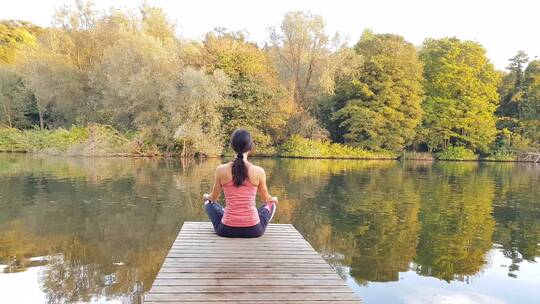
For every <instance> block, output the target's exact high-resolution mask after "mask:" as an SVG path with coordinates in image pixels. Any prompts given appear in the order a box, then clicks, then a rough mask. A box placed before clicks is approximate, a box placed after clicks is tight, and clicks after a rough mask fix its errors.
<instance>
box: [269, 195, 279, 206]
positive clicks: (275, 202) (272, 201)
mask: <svg viewBox="0 0 540 304" xmlns="http://www.w3.org/2000/svg"><path fill="white" fill-rule="evenodd" d="M270 202H271V203H274V204H276V205H277V204H278V199H277V196H272V199H271V200H270Z"/></svg>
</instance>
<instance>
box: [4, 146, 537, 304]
mask: <svg viewBox="0 0 540 304" xmlns="http://www.w3.org/2000/svg"><path fill="white" fill-rule="evenodd" d="M255 162H257V163H260V164H261V165H263V166H264V167H265V168H267V172H268V175H269V184H270V185H269V186H270V187H271V189H272V194H273V195H277V196H279V197H280V210H279V213H278V215H277V218H276V219H277V221H279V222H292V223H294V225H295V226H296V227H297V228H298V229H299V230H301V232H302V233H303V235H304V236H305V237H306V238H307V239H308V240H309V241H310V243H311V244H312V245H313V246H314V247H315V248H316V249H317V250H318V251H320V252H321V253H322V254H323V255H324V256H325V258H326V259H327V260H328V261H329V262H331V263H332V264H333V265H334V266H335V267H336V268H337V269H338V270H339V271H340V272H341V273H342V275H343V276H344V277H348V278H350V279H349V280H351V282H352V283H351V284H355V286H357V287H358V288H357V290H358V292H359V293H360V295H361V296H362V297H363V298H364V299H366V301H367V302H368V303H370V302H374V303H375V302H384V301H383V300H382V299H384V297H383V296H382V295H383V294H386V295H390V294H393V295H394V296H395V297H393V298H391V299H390V300H389V301H400V302H404V297H400V296H398V294H397V292H398V290H399V292H400V293H402V294H405V295H406V296H411V293H412V291H407V289H406V286H408V285H407V282H408V281H407V280H412V278H414V280H416V284H418V286H425V288H429V283H427V281H426V280H423V279H421V278H423V277H426V278H433V279H436V280H442V281H443V282H448V283H449V284H446V286H447V287H438V288H444V289H445V290H446V291H450V290H452V292H456V291H457V292H458V293H459V292H462V291H463V292H464V291H465V290H466V289H467V286H469V287H470V286H471V285H474V282H473V283H471V280H473V281H475V282H478V281H480V282H485V281H487V282H491V283H494V282H502V284H506V285H507V288H513V289H515V290H517V289H519V288H518V287H508V286H522V285H523V286H527V284H530V283H531V279H530V273H531V271H532V272H533V274H535V275H536V276H535V275H533V276H532V277H533V279H532V283H533V284H536V285H538V284H540V279H539V276H540V273H537V272H535V271H538V270H534V269H538V268H534V266H532V265H535V264H533V262H535V259H536V258H537V257H538V256H540V246H539V244H540V189H538V187H537V185H538V184H540V166H535V165H523V164H498V163H482V164H478V163H433V164H432V163H413V162H411V163H399V162H393V161H330V160H290V159H289V160H273V159H259V160H255ZM218 163H219V160H208V161H204V162H197V161H191V162H187V163H179V162H177V161H164V160H151V159H121V158H115V159H107V158H59V157H49V156H43V157H40V156H30V155H11V154H3V155H0V264H2V265H4V266H3V273H0V282H9V280H7V278H9V277H10V276H12V277H14V275H16V274H17V273H24V272H29V271H30V270H31V269H38V270H39V271H38V275H37V279H35V278H33V277H30V279H28V280H27V281H25V283H24V284H28V287H29V288H30V287H33V286H35V285H39V289H40V290H41V292H42V299H41V301H42V302H48V303H71V302H77V301H79V302H89V301H92V300H95V299H98V298H99V299H100V300H103V301H107V300H110V301H112V300H121V301H122V302H125V303H138V302H140V296H141V294H142V293H143V292H145V291H147V290H148V289H149V287H150V286H151V284H152V282H153V280H154V278H155V275H156V274H157V271H158V269H159V267H160V265H161V263H162V261H163V259H164V257H165V255H166V254H167V251H168V248H169V246H170V244H171V243H172V240H173V239H174V237H175V236H176V234H177V232H178V230H179V228H180V226H181V224H182V222H183V221H185V220H204V219H205V215H204V210H203V209H202V208H201V204H200V197H201V194H202V193H203V192H205V191H207V190H208V189H209V188H210V184H211V181H212V173H213V170H214V167H215V166H216V165H217V164H218ZM499 253H500V254H499ZM495 256H496V257H498V258H497V259H495V258H493V257H495ZM506 261H509V262H508V263H507V262H506ZM501 266H502V267H501ZM0 269H1V267H0ZM501 269H503V270H504V271H505V275H504V277H506V279H504V277H503V278H502V279H501V276H500V275H499V272H500V270H501ZM494 270H497V271H499V272H497V276H496V277H492V276H491V275H486V273H487V274H489V273H492V272H494ZM523 274H525V277H526V278H527V279H524V278H522V276H523ZM527 274H529V275H527ZM501 280H502V281H501ZM382 282H386V283H382ZM392 282H395V283H392ZM17 284H21V283H17ZM356 284H359V285H356ZM395 284H397V287H396V285H395ZM516 284H519V285H516ZM8 285H9V284H8ZM8 285H6V284H4V283H2V284H0V302H6V301H5V300H9V299H6V298H5V297H7V296H6V294H9V293H7V291H8V288H9V287H8ZM362 286H364V287H362ZM400 286H401V287H402V289H401V290H400V289H399V287H400ZM460 286H462V287H460ZM4 288H6V289H5V290H4ZM375 290H376V291H377V294H376V295H373V296H370V295H371V294H373V292H374V291H375ZM522 297H523V295H522ZM532 297H533V295H530V296H526V295H525V296H524V298H522V299H523V301H524V302H527V301H529V302H533V298H532ZM10 300H15V299H10Z"/></svg>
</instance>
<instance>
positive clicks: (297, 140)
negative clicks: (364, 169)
mask: <svg viewBox="0 0 540 304" xmlns="http://www.w3.org/2000/svg"><path fill="white" fill-rule="evenodd" d="M279 155H281V156H285V157H305V158H359V159H362V158H365V159H395V158H396V157H397V156H396V154H394V153H392V152H389V151H380V152H372V151H368V150H365V149H362V148H358V147H351V146H347V145H343V144H338V143H330V142H327V141H321V140H311V139H307V138H302V137H300V136H297V135H294V136H292V137H291V138H290V139H289V140H288V141H287V142H285V143H284V144H283V145H282V146H281V150H280V152H279Z"/></svg>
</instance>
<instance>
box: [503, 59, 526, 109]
mask: <svg viewBox="0 0 540 304" xmlns="http://www.w3.org/2000/svg"><path fill="white" fill-rule="evenodd" d="M509 61H510V64H509V65H508V67H507V69H508V71H509V73H508V74H506V75H505V76H504V77H503V79H502V83H501V89H500V90H499V93H500V96H501V102H500V104H499V108H498V109H497V114H498V115H500V116H508V117H516V118H519V117H520V116H521V112H522V110H521V107H522V100H523V91H524V89H525V77H524V72H525V68H526V66H527V63H528V62H529V57H528V56H527V54H526V53H525V52H523V51H519V52H518V53H517V54H516V56H514V57H513V58H512V59H510V60H509Z"/></svg>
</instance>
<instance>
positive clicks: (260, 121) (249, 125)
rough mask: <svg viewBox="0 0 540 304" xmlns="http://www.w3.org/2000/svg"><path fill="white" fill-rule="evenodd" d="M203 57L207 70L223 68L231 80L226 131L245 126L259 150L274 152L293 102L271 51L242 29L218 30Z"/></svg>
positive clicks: (209, 36)
mask: <svg viewBox="0 0 540 304" xmlns="http://www.w3.org/2000/svg"><path fill="white" fill-rule="evenodd" d="M201 57H202V60H201V61H203V62H204V65H205V67H206V69H207V70H209V71H213V70H216V69H219V70H222V71H223V72H224V73H225V74H226V75H227V76H228V77H229V78H230V80H231V88H230V89H231V90H230V94H229V96H228V98H227V100H226V101H225V103H224V105H223V107H222V113H223V126H222V128H223V131H224V134H232V132H233V131H234V130H235V129H237V128H240V127H242V128H246V129H248V130H249V131H250V132H251V133H252V135H253V138H254V141H255V144H256V145H255V146H256V148H257V150H258V151H259V152H263V153H264V152H273V151H268V150H272V146H273V145H274V144H275V143H276V142H279V141H282V140H283V139H284V136H285V134H284V132H283V130H284V126H285V124H286V122H287V119H288V118H289V116H290V115H291V113H292V111H293V104H292V100H291V99H290V98H288V96H287V94H286V92H285V91H284V90H283V88H282V87H281V86H280V83H279V80H278V78H277V72H276V70H275V69H274V68H273V67H272V65H271V62H270V60H269V58H268V55H267V54H266V53H265V52H263V51H262V50H261V49H259V48H258V47H257V45H256V44H254V43H251V42H249V41H247V40H246V38H245V37H244V35H243V34H242V33H228V32H225V31H219V32H216V33H208V34H207V35H206V39H205V40H204V43H203V47H202V52H201Z"/></svg>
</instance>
